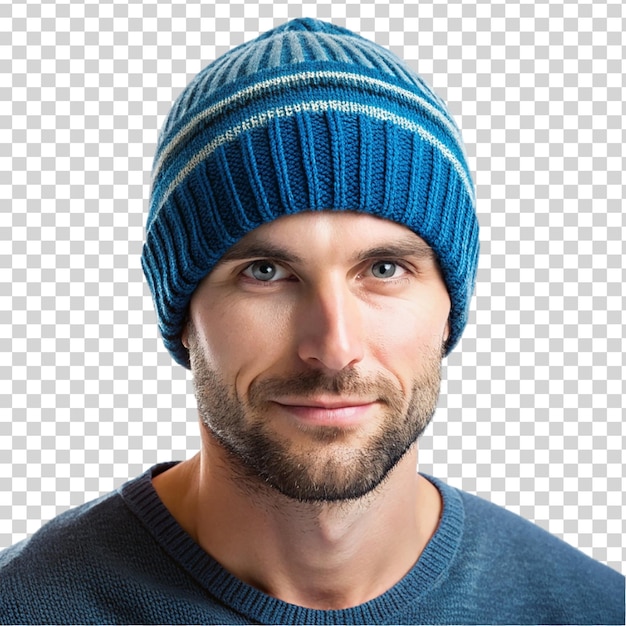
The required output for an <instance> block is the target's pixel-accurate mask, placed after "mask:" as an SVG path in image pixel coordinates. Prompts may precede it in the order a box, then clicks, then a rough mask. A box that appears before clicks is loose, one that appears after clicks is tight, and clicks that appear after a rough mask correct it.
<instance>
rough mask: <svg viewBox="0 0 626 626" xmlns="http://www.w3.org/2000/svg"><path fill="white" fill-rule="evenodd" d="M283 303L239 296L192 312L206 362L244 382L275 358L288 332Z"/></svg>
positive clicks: (230, 378)
mask: <svg viewBox="0 0 626 626" xmlns="http://www.w3.org/2000/svg"><path fill="white" fill-rule="evenodd" d="M287 318H288V316H287V314H286V311H285V309H284V308H283V307H279V306H259V303H258V302H251V301H250V302H247V301H245V300H243V301H242V300H239V301H237V302H233V303H232V304H229V303H228V302H227V301H222V303H221V306H220V307H216V308H214V309H204V310H203V311H201V312H198V313H197V315H196V316H194V324H195V326H196V329H198V337H199V339H200V343H201V347H202V350H203V351H204V355H205V358H206V360H207V363H208V364H209V365H210V366H211V367H212V368H213V369H216V370H218V371H219V372H220V375H221V376H222V378H223V379H224V380H225V381H227V382H229V383H233V382H235V381H237V386H238V387H239V383H240V382H241V383H243V384H247V381H249V380H251V379H252V378H254V377H255V376H256V375H257V374H258V373H260V372H261V371H263V369H264V368H267V367H269V365H270V364H271V363H272V361H273V360H275V359H276V358H277V353H279V351H280V350H281V348H282V346H284V343H285V338H286V336H287V335H288V332H287V326H288V319H287Z"/></svg>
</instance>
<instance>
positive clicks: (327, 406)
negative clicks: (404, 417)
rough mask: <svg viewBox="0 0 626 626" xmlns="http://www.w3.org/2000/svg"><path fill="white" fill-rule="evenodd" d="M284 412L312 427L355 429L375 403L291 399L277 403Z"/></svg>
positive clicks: (365, 401) (345, 400)
mask: <svg viewBox="0 0 626 626" xmlns="http://www.w3.org/2000/svg"><path fill="white" fill-rule="evenodd" d="M275 404H276V405H277V406H278V407H279V408H281V409H282V410H283V411H285V412H287V413H288V414H290V415H292V416H293V417H295V418H296V419H297V420H299V421H302V422H304V423H308V424H310V425H317V426H333V427H354V426H358V425H359V424H361V423H363V421H364V420H365V419H366V418H367V414H368V413H369V412H370V411H371V410H372V408H373V407H374V405H375V404H376V402H375V401H370V400H363V399H362V398H358V399H356V398H355V399H345V398H339V399H337V398H335V399H315V400H311V399H301V400H300V399H293V400H292V399H289V400H279V401H275Z"/></svg>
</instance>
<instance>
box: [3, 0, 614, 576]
mask: <svg viewBox="0 0 626 626" xmlns="http://www.w3.org/2000/svg"><path fill="white" fill-rule="evenodd" d="M301 15H306V16H314V17H319V18H323V19H333V20H334V21H336V22H337V23H338V24H341V25H345V26H347V27H348V28H350V29H351V30H356V31H358V32H361V33H362V34H363V35H365V36H368V37H370V38H373V39H375V40H376V41H378V42H379V43H380V44H383V45H386V46H389V47H391V48H392V49H393V50H394V51H395V52H396V53H398V54H399V55H400V56H402V57H404V58H405V59H406V60H407V61H408V62H409V63H410V64H411V65H412V66H413V67H414V68H415V69H416V70H417V71H419V72H420V73H421V74H422V75H423V76H424V77H425V78H426V79H427V80H428V81H429V82H430V83H431V84H432V85H433V86H434V87H435V89H436V90H437V91H438V92H439V93H440V94H441V95H442V96H443V97H444V98H445V99H446V100H447V101H448V103H449V105H450V107H451V109H452V111H453V113H454V115H455V116H456V119H457V121H458V123H459V125H460V126H461V128H462V129H463V133H464V137H465V141H466V144H467V150H468V153H469V159H470V163H471V167H472V169H473V171H474V172H475V178H476V182H477V190H478V201H479V202H478V206H479V213H480V221H481V225H482V231H481V240H482V259H481V265H480V271H479V277H478V278H479V281H478V286H477V293H476V297H475V298H474V301H473V308H472V312H471V318H470V323H469V326H468V328H467V331H466V333H465V336H464V339H463V340H462V342H461V343H460V345H459V346H458V348H457V349H456V351H455V352H454V353H453V354H452V356H451V357H450V358H449V359H448V360H447V362H446V366H445V379H446V380H445V382H444V385H443V390H442V391H443V394H442V398H441V403H440V409H439V410H438V412H437V414H436V416H435V421H434V423H433V425H432V426H431V427H430V428H429V429H428V432H427V434H426V435H425V437H424V439H423V441H422V443H421V457H420V458H421V470H422V471H425V472H428V473H432V474H435V475H437V476H439V477H442V478H445V479H447V480H448V482H450V483H451V484H453V485H456V486H459V487H462V488H464V489H466V490H468V491H471V492H474V493H478V494H479V495H482V496H485V497H487V498H489V499H491V500H493V501H495V502H497V503H499V504H502V505H504V506H506V507H507V508H509V509H511V510H513V511H516V512H519V513H521V514H522V515H523V516H525V517H527V518H529V519H531V520H534V521H536V522H537V523H538V524H540V525H541V526H543V527H545V528H547V529H548V530H549V531H551V532H552V533H554V534H556V535H558V536H560V537H563V538H564V539H565V540H566V541H568V542H570V543H572V544H573V545H575V546H578V547H579V548H580V549H582V550H583V551H584V552H586V553H588V554H590V555H592V556H593V557H595V558H596V559H599V560H600V561H603V562H606V563H608V564H609V565H610V566H612V567H614V568H615V569H618V570H621V569H623V563H624V557H625V555H626V551H625V549H624V547H623V546H624V542H623V537H624V533H625V529H626V525H625V522H624V521H623V520H624V519H625V518H626V515H625V512H626V506H625V498H624V491H623V478H624V460H623V453H622V451H623V449H624V447H625V446H624V443H625V437H624V427H623V421H624V419H623V413H624V409H623V406H624V397H625V390H624V383H623V380H624V377H625V374H626V370H625V366H624V317H623V313H622V311H623V310H624V308H625V302H624V292H623V283H624V269H623V264H624V260H625V258H626V256H625V248H624V234H625V218H624V210H623V208H622V204H623V198H624V178H623V174H622V172H623V171H624V170H625V169H626V168H625V163H624V150H623V144H624V131H623V128H624V122H625V121H626V117H625V110H624V104H623V103H624V100H625V95H626V94H625V93H624V74H623V70H624V65H623V59H624V41H623V32H624V31H625V30H626V24H625V20H624V7H623V6H622V4H621V2H620V0H608V1H607V0H593V3H592V2H591V0H588V1H586V2H564V3H563V2H557V1H553V2H546V1H545V0H538V1H537V2H534V1H529V0H524V1H522V2H515V1H511V0H507V1H506V4H505V3H504V1H503V0H500V1H495V0H494V1H493V2H489V1H478V2H475V1H474V0H472V1H458V0H456V1H454V0H450V1H448V2H443V1H441V0H435V1H433V0H419V2H418V1H417V0H415V1H413V0H411V1H410V2H406V3H402V2H393V1H391V2H390V1H389V0H384V1H380V2H371V1H370V2H368V1H367V0H332V2H331V1H329V0H322V1H320V2H316V3H312V2H307V1H306V0H305V1H304V2H302V0H293V1H292V0H289V1H288V2H285V1H280V0H262V1H257V2H255V1H254V0H245V5H244V2H243V1H242V0H229V1H228V2H225V1H223V0H219V1H217V2H215V1H210V2H209V1H205V2H198V1H197V0H186V1H185V2H180V1H176V2H173V3H172V2H162V1H161V0H158V1H157V0H147V1H145V2H136V1H132V0H131V1H130V3H128V2H127V0H123V1H120V2H110V1H107V0H93V1H92V0H90V1H88V2H81V1H78V0H72V2H71V3H70V2H68V1H63V0H55V1H54V2H51V1H44V2H24V1H23V0H13V1H12V2H10V1H9V0H0V18H1V19H0V63H1V68H2V71H1V74H0V101H1V104H0V109H1V110H0V120H1V122H0V136H1V141H0V150H1V152H0V163H1V166H0V177H1V178H0V239H1V240H2V242H1V244H0V409H1V410H0V547H4V546H7V545H9V544H11V543H13V542H15V541H17V540H19V539H21V538H23V537H25V536H27V535H29V534H31V533H33V532H34V531H35V530H37V528H39V526H40V525H41V523H42V521H44V520H48V519H50V518H51V517H53V516H55V515H56V514H58V513H60V512H61V511H63V510H65V509H67V508H68V507H71V506H75V505H77V504H80V503H82V502H83V501H85V500H89V499H92V498H94V497H95V496H97V495H99V494H101V493H103V492H106V491H109V490H111V489H113V488H115V487H117V486H118V485H120V484H121V483H122V482H124V481H125V480H127V479H128V478H130V477H133V476H136V475H137V474H139V473H140V472H142V471H143V470H144V469H146V468H147V467H149V466H150V465H152V464H154V463H156V462H159V461H166V460H170V459H172V458H174V459H182V458H186V457H188V456H190V455H191V454H193V453H194V451H196V450H197V449H198V446H199V437H198V427H197V424H196V415H195V408H194V400H193V394H192V391H191V385H190V380H189V379H188V376H187V373H186V372H185V370H183V369H182V368H181V367H179V366H177V365H175V364H174V363H173V361H172V360H171V359H170V357H169V355H168V354H167V353H166V351H165V350H164V348H163V346H162V344H161V342H160V340H159V338H158V336H157V328H156V323H155V315H154V312H153V308H152V304H151V300H150V297H149V294H148V290H147V287H146V285H145V283H144V280H143V276H142V271H141V267H140V262H139V258H140V252H141V245H142V241H143V236H144V230H143V224H144V218H145V214H146V207H147V197H148V191H149V180H150V167H151V160H152V155H153V150H154V146H155V142H156V137H157V131H158V128H159V127H160V125H161V123H162V121H163V118H164V116H165V114H166V113H167V111H168V109H169V107H170V105H171V103H172V101H173V99H174V98H175V97H176V95H177V94H178V93H179V92H180V90H181V89H182V88H183V87H184V86H185V84H186V83H187V82H188V81H189V80H190V79H191V78H192V76H193V75H194V74H195V73H196V72H198V71H199V70H200V69H201V68H202V67H203V66H204V65H205V64H206V63H208V62H209V61H210V60H212V59H214V58H215V57H216V56H218V55H220V54H222V53H223V52H225V51H226V50H228V49H229V48H230V47H232V46H233V45H235V44H239V43H241V42H243V41H245V40H249V39H252V38H253V37H255V36H256V35H257V34H258V33H259V32H262V31H266V30H269V29H270V28H272V27H274V26H276V25H278V24H280V23H282V22H284V21H286V20H287V19H289V18H293V17H297V16H301Z"/></svg>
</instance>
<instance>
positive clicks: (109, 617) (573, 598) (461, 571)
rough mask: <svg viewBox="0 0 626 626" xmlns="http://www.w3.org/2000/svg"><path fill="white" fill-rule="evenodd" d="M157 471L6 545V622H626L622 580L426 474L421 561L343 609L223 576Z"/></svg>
mask: <svg viewBox="0 0 626 626" xmlns="http://www.w3.org/2000/svg"><path fill="white" fill-rule="evenodd" d="M169 466H170V465H169V464H168V465H160V466H157V467H155V468H152V469H151V470H149V471H148V472H146V473H145V474H144V475H142V476H140V477H139V478H137V479H135V480H133V481H131V482H128V483H126V484H125V485H124V486H122V487H121V488H120V489H119V490H117V491H115V492H113V493H111V494H109V495H107V496H104V497H102V498H100V499H98V500H96V501H94V502H91V503H88V504H85V505H83V506H80V507H78V508H76V509H74V510H71V511H68V512H66V513H64V514H62V515H60V516H59V517H57V518H55V519H54V520H53V521H51V522H49V523H48V524H46V525H45V526H44V527H43V528H42V529H41V530H40V531H39V532H37V533H36V534H35V535H33V536H32V537H31V538H30V539H27V540H25V541H23V542H20V543H18V544H16V545H14V546H12V547H11V548H8V549H7V550H5V551H4V552H2V553H0V622H1V623H3V624H7V623H86V624H90V623H99V624H110V623H133V624H140V623H141V624H144V623H172V624H173V623H177V624H178V623H205V624H250V623H267V624H305V623H306V624H375V623H376V624H389V623H395V624H434V623H437V624H487V623H489V624H522V623H525V624H527V623H533V624H565V623H567V624H583V623H584V624H623V623H624V577H623V576H621V575H620V574H618V573H617V572H615V571H614V570H612V569H610V568H608V567H606V566H604V565H601V564H599V563H597V562H596V561H593V560H592V559H590V558H588V557H587V556H585V555H583V554H582V553H581V552H579V551H577V550H575V549H574V548H572V547H570V546H568V545H567V544H565V543H563V542H562V541H560V540H559V539H556V538H555V537H553V536H551V535H550V534H548V533H546V532H545V531H543V530H541V529H540V528H538V527H536V526H534V525H533V524H531V523H529V522H527V521H525V520H523V519H522V518H520V517H518V516H516V515H514V514H512V513H510V512H507V511H505V510H504V509H501V508H499V507H497V506H495V505H493V504H490V503H488V502H486V501H485V500H482V499H480V498H477V497H475V496H472V495H469V494H466V493H464V492H462V491H459V490H457V489H454V488H452V487H450V486H447V485H445V484H443V483H441V482H440V481H438V480H435V479H430V478H429V480H431V481H432V482H433V483H434V484H435V486H436V487H437V488H438V489H439V491H440V492H441V495H442V497H443V503H444V506H443V514H442V518H441V522H440V524H439V527H438V529H437V531H436V533H435V535H434V536H433V537H432V539H431V541H430V542H429V544H428V545H427V547H426V549H425V550H424V552H423V553H422V556H421V557H420V559H419V560H418V562H417V563H416V565H415V566H414V567H413V569H412V570H411V571H410V572H409V573H408V574H407V575H406V576H405V577H404V578H403V579H402V580H401V581H399V582H398V583H397V584H396V585H395V586H394V587H393V588H392V589H390V590H389V591H387V592H386V593H384V594H383V595H382V596H380V597H378V598H376V599H374V600H372V601H370V602H367V603H365V604H363V605H361V606H357V607H354V608H351V609H346V610H341V611H339V610H337V611H318V610H312V609H306V608H302V607H298V606H294V605H291V604H287V603H285V602H282V601H280V600H278V599H276V598H272V597H270V596H267V595H265V594H264V593H262V592H261V591H258V590H256V589H254V588H252V587H250V586H248V585H246V584H245V583H243V582H241V581H239V580H238V579H236V578H234V577H233V576H232V575H230V574H229V573H228V572H227V571H225V570H224V569H223V568H222V567H221V566H220V565H219V563H217V562H216V561H214V560H213V559H212V558H211V557H210V556H209V555H208V554H206V553H205V552H204V551H203V550H202V549H201V548H200V546H198V545H197V544H196V543H195V542H194V541H193V540H192V538H191V537H190V536H189V535H187V534H186V533H185V531H184V530H183V529H182V528H181V527H180V526H179V525H178V523H177V522H176V521H175V520H174V518H173V517H172V516H171V515H170V514H169V512H168V511H167V509H166V508H165V507H164V506H163V504H162V503H161V501H160V500H159V498H158V496H157V494H156V492H155V491H154V489H153V487H152V483H151V477H152V476H154V475H155V474H156V473H158V472H160V471H163V470H164V469H165V468H167V467H169Z"/></svg>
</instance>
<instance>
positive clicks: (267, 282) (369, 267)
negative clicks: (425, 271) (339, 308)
mask: <svg viewBox="0 0 626 626" xmlns="http://www.w3.org/2000/svg"><path fill="white" fill-rule="evenodd" d="M260 263H267V264H268V265H273V266H275V267H277V268H280V269H282V270H283V271H290V270H288V268H287V267H286V266H285V265H284V264H283V263H282V262H280V261H274V260H272V259H257V260H255V261H252V262H250V263H248V264H247V265H246V266H245V267H244V269H243V270H242V271H241V275H242V276H243V277H244V278H246V279H249V280H251V281H254V283H255V284H258V285H272V284H274V283H276V282H279V281H280V280H285V279H278V280H272V279H270V280H260V279H257V278H255V277H254V276H248V275H246V274H245V272H247V271H251V269H252V267H253V266H254V265H256V264H260ZM381 263H390V264H393V265H395V266H396V267H399V268H400V269H401V270H402V271H403V273H402V274H401V275H400V276H395V275H394V276H390V277H388V278H379V277H376V276H373V274H372V270H373V268H374V266H376V265H377V264H381ZM366 272H367V276H366ZM406 273H415V270H414V269H412V268H411V267H410V266H408V265H407V264H406V263H403V262H401V261H398V260H395V259H373V260H370V261H369V262H368V265H367V268H366V269H365V270H364V271H362V272H359V274H358V278H360V279H363V278H370V277H373V278H379V280H380V281H381V282H382V281H385V282H388V283H390V282H400V281H403V280H406V279H407V276H406ZM272 278H273V277H272Z"/></svg>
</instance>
